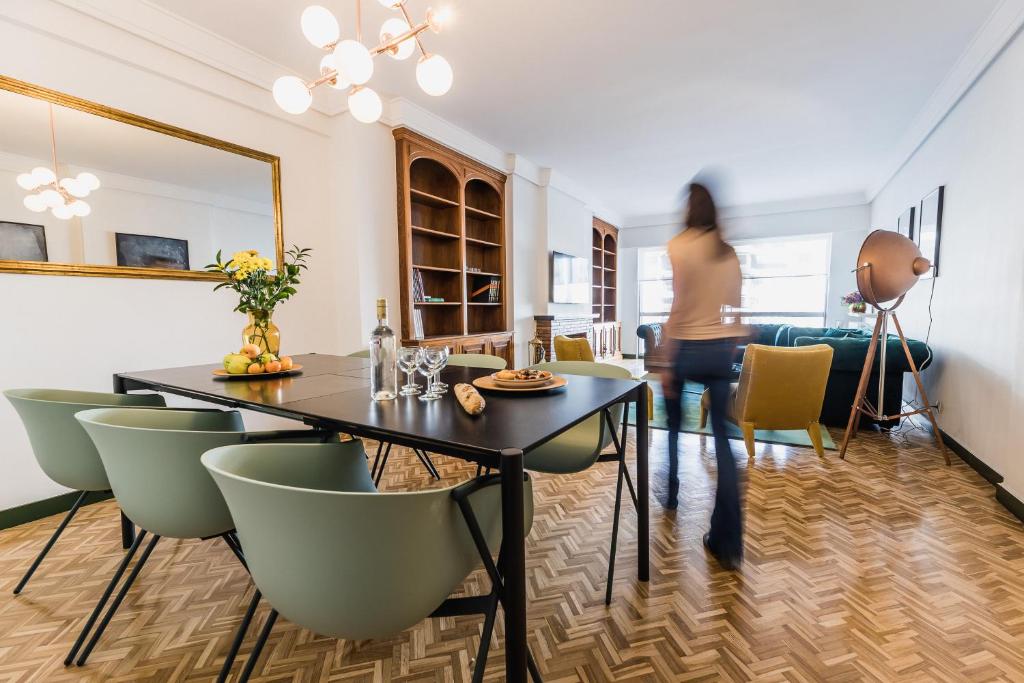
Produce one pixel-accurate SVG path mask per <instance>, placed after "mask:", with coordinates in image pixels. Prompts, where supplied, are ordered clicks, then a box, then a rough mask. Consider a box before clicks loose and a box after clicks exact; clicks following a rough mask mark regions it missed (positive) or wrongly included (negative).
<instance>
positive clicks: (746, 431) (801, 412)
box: [700, 344, 832, 458]
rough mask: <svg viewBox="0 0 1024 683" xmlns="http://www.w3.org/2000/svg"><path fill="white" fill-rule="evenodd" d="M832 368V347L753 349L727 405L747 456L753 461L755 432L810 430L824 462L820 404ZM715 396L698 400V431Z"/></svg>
mask: <svg viewBox="0 0 1024 683" xmlns="http://www.w3.org/2000/svg"><path fill="white" fill-rule="evenodd" d="M831 366H832V347H831V346H827V345H825V344H817V345H815V346H797V347H782V346H764V345H763V344H749V345H748V346H747V351H746V353H745V354H744V356H743V369H742V370H741V371H740V381H739V384H738V385H736V386H735V388H734V390H733V395H732V397H731V400H730V402H729V419H730V420H732V421H733V422H735V423H736V424H737V425H738V426H739V428H740V429H741V430H742V431H743V442H744V444H746V447H747V455H748V456H749V457H751V458H753V457H754V430H755V429H773V430H787V429H806V430H807V434H808V436H810V437H811V443H812V444H813V445H814V451H815V452H816V453H817V454H818V455H819V456H821V457H823V456H824V455H825V449H824V447H823V446H822V443H821V425H820V424H819V423H818V419H819V418H820V416H821V405H822V402H823V401H824V399H825V385H826V384H827V383H828V371H829V368H831ZM710 405H711V397H710V395H709V393H708V392H707V391H705V392H704V395H703V396H701V401H700V426H701V427H703V426H704V425H705V424H707V413H708V410H709V408H710Z"/></svg>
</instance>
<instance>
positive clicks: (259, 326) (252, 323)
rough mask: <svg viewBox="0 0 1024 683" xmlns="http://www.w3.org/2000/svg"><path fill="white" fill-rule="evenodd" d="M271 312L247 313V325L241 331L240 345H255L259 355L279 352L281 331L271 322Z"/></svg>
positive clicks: (277, 353)
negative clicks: (258, 348)
mask: <svg viewBox="0 0 1024 683" xmlns="http://www.w3.org/2000/svg"><path fill="white" fill-rule="evenodd" d="M272 316H273V311H249V324H248V325H246V327H245V329H244V330H242V345H243V346H244V345H245V344H255V345H256V346H258V347H260V353H272V354H274V355H275V356H277V355H279V352H280V351H281V330H279V329H277V325H275V324H274V321H273V320H272Z"/></svg>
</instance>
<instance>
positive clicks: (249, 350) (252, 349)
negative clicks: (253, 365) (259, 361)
mask: <svg viewBox="0 0 1024 683" xmlns="http://www.w3.org/2000/svg"><path fill="white" fill-rule="evenodd" d="M239 353H241V354H244V355H245V356H246V357H247V358H250V359H253V360H255V359H256V356H258V355H260V347H258V346H256V345H255V344H246V345H245V346H243V347H242V350H241V351H239Z"/></svg>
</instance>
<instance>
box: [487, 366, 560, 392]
mask: <svg viewBox="0 0 1024 683" xmlns="http://www.w3.org/2000/svg"><path fill="white" fill-rule="evenodd" d="M552 377H554V375H552V374H551V373H550V372H548V371H547V370H533V369H532V368H526V369H524V370H501V371H500V372H495V373H494V374H493V375H491V380H493V381H494V384H495V385H496V386H499V387H504V388H506V389H517V388H518V389H526V388H533V387H541V386H544V385H545V384H547V383H548V382H550V381H551V378H552Z"/></svg>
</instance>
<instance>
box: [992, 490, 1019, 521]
mask: <svg viewBox="0 0 1024 683" xmlns="http://www.w3.org/2000/svg"><path fill="white" fill-rule="evenodd" d="M996 500H998V501H999V502H1000V503H1002V504H1003V507H1004V508H1006V509H1007V510H1009V511H1010V513H1011V514H1012V515H1013V516H1014V517H1016V518H1017V519H1019V520H1020V521H1022V522H1024V503H1022V502H1020V501H1019V500H1017V497H1016V496H1015V495H1013V494H1012V493H1010V492H1009V491H1007V490H1006V489H1004V488H1003V487H1002V486H1000V485H999V484H996Z"/></svg>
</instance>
